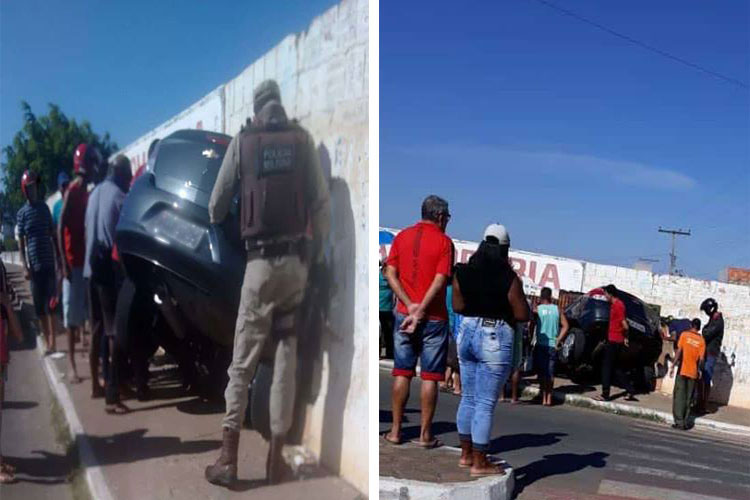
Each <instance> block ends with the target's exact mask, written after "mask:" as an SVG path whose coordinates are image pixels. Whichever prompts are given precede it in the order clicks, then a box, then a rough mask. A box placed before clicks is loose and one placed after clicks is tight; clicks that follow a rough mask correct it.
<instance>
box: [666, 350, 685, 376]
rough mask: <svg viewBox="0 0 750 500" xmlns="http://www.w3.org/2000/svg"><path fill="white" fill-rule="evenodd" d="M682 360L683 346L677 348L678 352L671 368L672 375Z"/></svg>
mask: <svg viewBox="0 0 750 500" xmlns="http://www.w3.org/2000/svg"><path fill="white" fill-rule="evenodd" d="M681 361H682V347H679V348H678V349H677V354H676V355H675V357H674V363H672V368H671V369H670V370H669V376H670V377H674V371H675V368H677V367H678V366H680V362H681Z"/></svg>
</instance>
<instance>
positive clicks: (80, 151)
mask: <svg viewBox="0 0 750 500" xmlns="http://www.w3.org/2000/svg"><path fill="white" fill-rule="evenodd" d="M88 148H89V146H88V144H79V145H78V147H77V148H76V150H75V153H73V172H74V173H76V174H85V173H86V151H87V150H88Z"/></svg>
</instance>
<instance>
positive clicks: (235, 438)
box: [205, 80, 330, 486]
mask: <svg viewBox="0 0 750 500" xmlns="http://www.w3.org/2000/svg"><path fill="white" fill-rule="evenodd" d="M253 101H254V102H253V107H254V112H255V118H254V119H253V120H252V122H250V121H248V124H247V125H246V126H245V127H244V128H243V129H242V130H241V131H240V133H239V134H237V135H236V136H235V137H234V138H233V139H232V142H231V143H230V144H229V147H228V149H227V153H226V156H225V157H224V161H223V163H222V165H221V169H220V170H219V174H218V177H217V179H216V185H215V186H214V189H213V192H212V193H211V200H210V202H209V206H208V211H209V216H210V218H211V223H212V224H217V223H220V222H221V221H222V220H223V219H224V218H225V217H226V215H227V213H228V211H229V208H230V205H231V203H232V198H233V197H234V194H235V193H236V192H237V188H238V187H239V192H240V195H241V210H240V212H241V214H240V223H241V227H240V230H241V233H242V237H243V239H244V241H245V246H246V249H247V265H246V268H245V277H244V281H243V283H242V293H241V299H240V307H239V312H238V315H237V324H236V328H235V333H234V352H233V356H232V364H231V365H230V367H229V372H228V373H229V383H228V384H227V388H226V391H225V393H224V397H225V399H226V415H225V417H224V421H223V442H222V448H221V456H220V457H219V459H218V460H217V461H216V463H215V464H214V465H211V466H209V467H207V468H206V473H205V475H206V479H207V480H208V481H209V482H211V483H213V484H219V485H222V486H231V485H232V483H234V482H235V481H236V480H237V450H238V446H239V436H240V429H241V426H242V420H243V416H244V415H245V410H246V408H247V403H248V401H247V398H248V390H247V389H248V385H249V384H250V382H251V381H252V379H253V377H254V376H255V371H256V368H257V366H258V362H259V360H260V357H261V355H262V353H263V351H264V347H265V346H266V344H268V345H269V347H271V348H272V350H273V354H274V372H273V382H272V385H271V390H270V391H271V394H270V403H269V405H270V408H269V413H270V418H271V435H272V438H271V443H270V448H269V452H268V460H267V462H266V475H267V479H268V481H269V483H271V484H275V483H278V482H280V481H281V479H282V476H283V475H284V470H285V468H286V464H285V463H284V460H283V458H282V455H281V449H282V445H283V444H284V439H285V436H286V433H287V432H288V431H289V429H290V427H291V424H292V414H293V410H294V392H295V377H296V375H295V372H296V363H297V334H301V333H303V332H301V331H300V326H301V325H298V324H297V318H298V311H299V308H300V304H301V302H302V299H303V298H304V295H305V289H306V286H307V280H308V271H309V270H310V269H311V268H312V267H314V266H317V265H318V263H320V262H321V261H322V259H323V255H322V242H323V241H325V240H326V239H327V237H328V230H329V226H330V213H329V212H330V195H329V189H328V183H327V181H326V179H325V176H324V174H323V170H322V169H321V167H320V162H319V158H318V154H317V151H316V148H315V143H314V142H313V139H312V137H311V136H310V134H309V133H308V132H307V131H306V130H305V129H303V128H302V127H301V126H300V125H299V124H298V123H297V122H296V121H295V120H289V119H288V118H287V116H286V112H285V111H284V108H283V107H282V105H281V93H280V91H279V86H278V84H277V83H276V82H275V81H273V80H267V81H264V82H263V83H261V84H260V85H259V86H258V87H257V88H256V89H255V92H254V95H253Z"/></svg>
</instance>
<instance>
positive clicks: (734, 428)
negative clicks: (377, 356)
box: [380, 360, 750, 436]
mask: <svg viewBox="0 0 750 500" xmlns="http://www.w3.org/2000/svg"><path fill="white" fill-rule="evenodd" d="M380 367H381V368H387V369H391V368H393V361H391V360H380ZM417 370H419V368H417ZM417 373H419V371H417ZM522 394H523V395H524V396H537V395H539V388H538V387H532V386H529V385H528V384H527V385H525V386H522ZM553 397H554V399H555V401H557V402H561V403H566V404H569V405H571V406H577V407H580V408H589V409H592V410H597V411H602V412H606V413H613V414H615V415H624V416H627V417H636V418H643V419H648V420H654V421H657V422H663V423H665V424H670V425H671V424H673V423H674V419H673V417H672V414H671V413H667V412H664V411H660V410H654V409H653V408H642V407H639V406H632V405H628V404H624V403H616V402H614V401H595V400H594V399H592V398H589V397H586V396H581V395H580V394H566V393H562V392H560V391H554V394H553ZM695 428H696V429H706V430H713V431H719V432H725V433H729V434H734V435H739V436H750V427H749V426H745V425H737V424H728V423H725V422H718V421H716V420H709V419H702V418H696V419H695Z"/></svg>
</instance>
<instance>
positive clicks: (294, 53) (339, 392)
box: [121, 0, 369, 492]
mask: <svg viewBox="0 0 750 500" xmlns="http://www.w3.org/2000/svg"><path fill="white" fill-rule="evenodd" d="M368 15H369V10H368V2H367V0H343V1H342V2H341V3H339V4H338V5H336V6H335V7H332V8H331V9H329V10H328V11H326V12H325V13H323V14H322V15H321V16H319V17H317V18H315V19H314V20H313V21H312V23H311V24H310V26H309V28H308V29H307V30H306V31H305V32H304V33H300V34H296V35H294V34H293V35H289V36H287V37H286V38H284V39H283V40H282V41H281V42H280V43H279V44H278V45H277V46H276V47H274V48H273V49H272V50H270V51H269V52H268V53H266V54H265V55H264V56H263V57H261V58H260V59H258V60H257V61H255V62H253V63H252V64H251V65H250V66H248V67H247V68H246V69H245V70H244V71H243V72H242V73H241V74H240V75H238V76H237V77H236V78H234V79H232V80H230V81H229V82H227V83H226V84H224V85H221V86H220V87H219V88H217V89H216V90H214V91H212V92H211V93H209V94H208V95H206V96H205V97H203V98H202V99H201V100H199V101H198V102H196V103H195V104H193V105H192V106H190V107H189V108H188V109H186V110H185V111H183V112H181V113H179V114H178V115H177V116H175V117H174V118H172V119H170V120H168V121H167V122H165V123H164V124H162V125H160V126H158V127H156V128H155V129H154V130H151V131H149V132H147V133H145V134H144V135H143V136H142V137H140V138H138V139H137V140H136V141H134V142H133V143H132V144H130V145H128V146H127V147H126V148H124V149H123V151H121V152H122V153H124V154H126V155H127V156H128V157H130V158H131V161H133V168H134V169H135V168H137V167H138V166H139V165H141V164H142V163H143V162H145V161H146V158H145V155H146V151H147V149H148V146H149V144H150V143H151V140H152V139H154V138H162V137H164V136H165V135H167V134H169V133H171V132H173V131H175V130H178V129H181V128H203V129H205V130H211V131H215V132H224V133H227V134H230V135H234V134H236V133H237V132H238V131H239V130H240V127H241V126H242V125H243V124H244V123H245V121H246V119H247V118H248V117H251V116H252V95H253V89H254V88H255V87H256V86H257V85H258V84H259V83H260V82H261V81H263V80H265V79H268V78H273V79H275V80H276V81H277V82H278V83H279V86H280V88H281V94H282V101H283V104H284V106H285V108H286V110H287V113H288V115H289V116H290V117H291V118H297V119H299V120H300V122H301V124H302V125H303V126H304V127H305V128H307V129H308V130H309V131H310V132H311V134H312V136H313V138H314V139H315V141H316V143H317V144H318V152H319V154H320V156H321V161H322V165H323V167H324V169H325V170H326V171H327V172H328V173H329V174H330V176H331V199H332V228H331V237H330V242H329V245H328V251H327V252H328V255H329V258H330V259H331V260H332V263H333V281H334V283H335V293H334V296H333V299H332V300H331V304H330V311H329V325H328V328H327V333H326V334H325V335H324V338H323V339H322V341H321V348H320V352H319V353H317V355H316V356H315V357H316V358H317V359H318V360H319V361H318V362H317V364H316V370H315V373H314V374H311V378H315V379H316V381H315V390H314V391H312V393H313V394H314V398H312V401H309V402H308V403H307V408H306V411H305V413H306V415H305V416H306V419H305V424H304V431H303V444H304V445H305V446H306V447H307V448H308V449H309V450H310V451H312V452H313V453H315V454H316V455H317V456H318V457H319V458H320V460H321V462H322V463H323V464H324V465H325V466H327V467H328V468H329V469H331V470H332V471H333V472H336V473H339V474H340V475H341V476H343V477H344V478H345V479H346V480H348V481H349V482H351V483H352V484H353V485H354V486H355V487H357V488H358V489H359V490H360V491H362V492H367V488H368V453H367V452H368V449H367V445H366V444H364V443H366V439H365V436H367V433H368V395H367V392H368V372H367V364H368V363H367V346H368V326H367V325H368V304H367V280H368V258H367V254H368V242H367V238H368V229H367V227H368V223H367V207H368V158H369V156H368V146H369V145H368V109H369V108H368V90H369V87H368V80H369V58H368V54H369V51H368V30H369V27H368V22H369V20H368ZM199 124H200V125H201V126H199Z"/></svg>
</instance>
